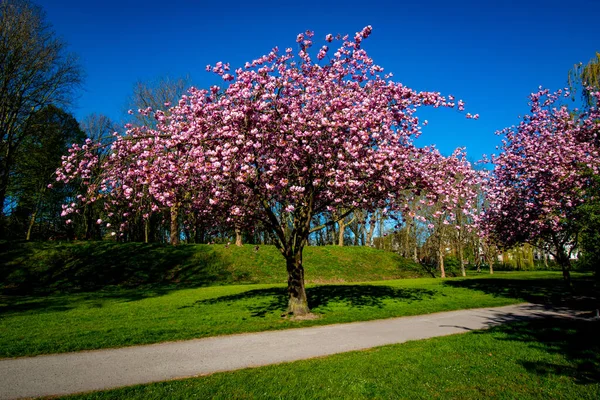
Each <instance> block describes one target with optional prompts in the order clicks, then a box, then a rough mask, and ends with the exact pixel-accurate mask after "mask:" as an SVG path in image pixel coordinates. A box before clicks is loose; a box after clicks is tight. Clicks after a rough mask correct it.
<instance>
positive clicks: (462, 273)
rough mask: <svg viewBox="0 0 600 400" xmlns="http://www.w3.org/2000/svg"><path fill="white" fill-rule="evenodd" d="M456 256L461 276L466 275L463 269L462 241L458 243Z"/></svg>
mask: <svg viewBox="0 0 600 400" xmlns="http://www.w3.org/2000/svg"><path fill="white" fill-rule="evenodd" d="M459 240H460V239H459ZM458 258H459V261H460V274H461V275H462V276H467V272H466V271H465V255H464V252H463V247H462V243H460V242H459V243H458Z"/></svg>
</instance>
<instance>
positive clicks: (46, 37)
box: [0, 0, 82, 233]
mask: <svg viewBox="0 0 600 400" xmlns="http://www.w3.org/2000/svg"><path fill="white" fill-rule="evenodd" d="M81 76H82V73H81V68H80V66H79V64H78V63H77V61H76V59H75V57H74V56H73V55H72V54H69V53H68V52H67V48H66V44H65V43H64V42H63V41H61V40H60V39H58V38H57V37H56V35H55V33H54V32H53V31H52V29H51V27H50V25H49V24H48V23H47V22H46V21H45V15H44V12H43V11H42V10H41V8H39V7H38V6H36V5H34V4H32V3H30V2H29V1H27V0H1V1H0V219H1V218H2V217H3V214H4V203H5V200H6V194H7V190H8V187H9V181H10V177H11V172H12V171H13V168H14V166H15V161H16V157H17V153H18V151H19V147H20V146H21V145H22V144H23V142H24V141H25V140H26V139H27V136H28V134H29V132H30V131H28V130H27V129H26V128H27V126H28V124H29V120H30V119H31V117H32V116H33V115H35V114H36V113H37V112H38V111H40V110H42V109H43V108H44V107H47V106H48V105H51V104H53V105H57V106H59V105H65V104H67V103H68V102H69V100H70V99H71V97H72V94H73V90H74V89H75V88H76V87H77V86H78V85H79V84H80V82H81ZM1 223H2V221H0V224H1ZM0 229H2V227H1V226H0ZM0 233H1V232H0Z"/></svg>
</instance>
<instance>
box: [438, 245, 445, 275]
mask: <svg viewBox="0 0 600 400" xmlns="http://www.w3.org/2000/svg"><path fill="white" fill-rule="evenodd" d="M438 267H439V269H440V274H441V277H442V278H445V277H446V270H445V269H444V250H443V248H442V240H441V239H440V244H439V247H438Z"/></svg>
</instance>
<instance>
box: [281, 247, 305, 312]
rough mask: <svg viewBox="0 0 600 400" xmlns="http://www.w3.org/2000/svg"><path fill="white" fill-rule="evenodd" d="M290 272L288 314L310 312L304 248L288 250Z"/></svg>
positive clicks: (286, 259)
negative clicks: (305, 280) (303, 254)
mask: <svg viewBox="0 0 600 400" xmlns="http://www.w3.org/2000/svg"><path fill="white" fill-rule="evenodd" d="M285 261H286V267H287V272H288V294H289V301H288V308H287V314H293V315H294V316H301V315H306V314H309V313H310V309H309V308H308V301H307V298H306V289H305V287H304V267H303V265H302V249H301V248H300V249H297V250H296V251H295V252H293V253H292V252H288V253H287V255H286V257H285Z"/></svg>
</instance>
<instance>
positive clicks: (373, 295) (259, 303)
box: [186, 285, 438, 317]
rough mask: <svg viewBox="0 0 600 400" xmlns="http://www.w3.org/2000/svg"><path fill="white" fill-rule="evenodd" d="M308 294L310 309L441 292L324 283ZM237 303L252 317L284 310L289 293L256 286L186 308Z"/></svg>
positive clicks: (372, 305)
mask: <svg viewBox="0 0 600 400" xmlns="http://www.w3.org/2000/svg"><path fill="white" fill-rule="evenodd" d="M306 295H307V297H308V306H309V307H310V309H312V310H317V309H319V308H324V307H327V306H328V305H330V304H331V303H335V302H339V303H343V304H345V305H346V306H347V307H349V308H355V309H360V308H368V307H369V308H383V307H384V306H385V302H386V301H388V300H392V301H397V302H407V303H410V302H413V301H420V300H424V299H427V298H432V297H434V296H436V295H438V292H436V291H434V290H427V289H418V288H414V289H408V288H394V287H390V286H375V285H321V286H315V287H310V288H307V289H306ZM236 302H243V303H248V304H247V305H246V307H247V309H248V310H249V311H250V315H251V316H252V317H264V316H265V315H267V314H268V313H272V312H277V313H282V312H284V311H285V310H286V308H287V304H288V293H287V289H286V288H268V289H253V290H248V291H246V292H243V293H239V294H235V295H229V296H222V297H216V298H212V299H206V300H199V301H197V302H195V303H194V304H192V305H190V306H186V307H193V306H201V305H207V304H221V303H226V304H228V305H233V303H236Z"/></svg>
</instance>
